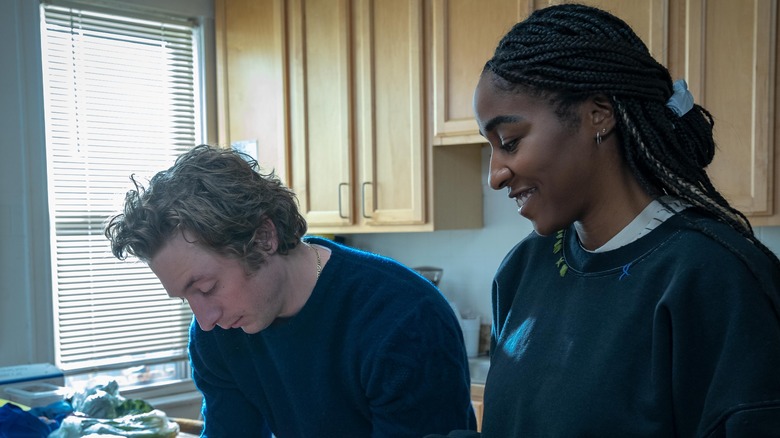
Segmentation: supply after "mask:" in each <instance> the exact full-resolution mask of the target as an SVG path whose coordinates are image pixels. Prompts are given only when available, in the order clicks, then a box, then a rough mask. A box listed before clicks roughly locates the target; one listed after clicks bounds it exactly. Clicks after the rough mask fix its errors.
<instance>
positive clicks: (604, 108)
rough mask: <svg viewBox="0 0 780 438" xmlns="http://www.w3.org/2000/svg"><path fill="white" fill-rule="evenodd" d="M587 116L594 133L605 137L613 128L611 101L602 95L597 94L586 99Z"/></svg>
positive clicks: (613, 115)
mask: <svg viewBox="0 0 780 438" xmlns="http://www.w3.org/2000/svg"><path fill="white" fill-rule="evenodd" d="M586 105H587V106H588V116H589V120H587V121H586V122H588V121H589V122H590V124H591V126H592V129H593V131H594V132H600V133H601V135H602V136H606V135H607V134H609V133H610V132H612V129H614V127H615V112H614V109H613V107H612V101H611V100H610V99H609V97H607V96H605V95H603V94H597V95H595V96H592V97H590V98H589V99H588V101H587V103H586Z"/></svg>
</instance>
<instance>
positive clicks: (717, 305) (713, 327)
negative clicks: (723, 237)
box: [657, 248, 780, 437]
mask: <svg viewBox="0 0 780 438" xmlns="http://www.w3.org/2000/svg"><path fill="white" fill-rule="evenodd" d="M753 260H754V263H755V264H756V265H757V267H759V268H761V270H763V271H764V272H766V273H771V272H774V275H766V278H758V277H756V276H755V275H753V274H752V272H753V269H751V267H749V266H747V265H746V264H743V263H742V262H740V260H738V259H737V258H735V257H733V255H732V254H731V253H730V252H726V251H722V250H720V249H719V248H713V249H712V250H708V251H706V254H699V255H698V259H697V262H698V263H700V264H701V266H704V267H706V266H711V267H713V269H711V270H710V271H709V274H708V275H698V276H697V275H693V276H692V275H685V274H684V273H682V272H681V273H680V274H679V275H677V276H676V278H677V279H678V280H679V284H678V286H679V288H678V289H679V290H684V291H687V293H685V294H677V295H676V296H675V299H673V300H669V301H665V302H664V304H665V305H668V309H669V311H668V315H669V318H670V320H669V322H668V324H667V325H668V326H669V327H671V329H670V330H669V332H668V333H658V334H659V335H660V336H658V337H657V338H659V339H660V338H661V337H667V338H668V339H670V341H671V346H672V349H671V351H672V357H671V361H672V363H673V364H675V365H674V366H673V368H672V374H671V376H672V382H673V385H674V387H675V388H676V395H675V407H676V409H675V411H676V417H677V418H679V421H680V422H681V424H682V430H683V431H687V432H689V433H691V434H693V433H694V430H695V433H696V436H708V437H763V436H777V435H776V434H777V431H778V430H780V318H779V317H778V314H777V313H776V311H775V307H774V305H773V302H772V301H773V300H772V297H771V296H770V294H777V291H780V275H778V273H777V271H776V269H775V268H773V267H772V266H770V265H769V264H768V263H766V261H765V260H763V258H762V257H754V259H753ZM689 270H690V268H689ZM701 272H706V270H704V269H702V271H701ZM657 327H658V328H661V327H663V325H661V324H659V325H657ZM696 418H700V421H699V422H698V424H695V423H694V424H689V423H688V421H689V419H690V420H693V419H696ZM770 430H771V431H773V432H772V433H771V434H768V435H767V434H766V433H765V432H766V431H770ZM762 431H763V432H764V433H762ZM683 435H685V432H684V433H683Z"/></svg>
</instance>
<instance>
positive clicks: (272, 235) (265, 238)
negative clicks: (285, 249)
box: [253, 218, 279, 255]
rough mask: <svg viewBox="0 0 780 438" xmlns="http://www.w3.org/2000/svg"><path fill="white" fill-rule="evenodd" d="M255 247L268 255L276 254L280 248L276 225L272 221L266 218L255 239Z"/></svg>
mask: <svg viewBox="0 0 780 438" xmlns="http://www.w3.org/2000/svg"><path fill="white" fill-rule="evenodd" d="M253 240H254V241H255V245H257V246H259V247H260V250H261V251H263V252H265V253H266V255H271V254H274V253H276V250H277V249H278V248H279V237H278V236H277V234H276V225H274V223H273V221H272V220H271V219H268V218H266V219H265V220H264V221H263V225H261V226H260V227H259V228H258V229H257V230H255V235H254V237H253Z"/></svg>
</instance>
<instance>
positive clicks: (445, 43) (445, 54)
mask: <svg viewBox="0 0 780 438" xmlns="http://www.w3.org/2000/svg"><path fill="white" fill-rule="evenodd" d="M430 3H431V32H432V37H431V38H432V45H431V60H432V66H431V71H432V89H433V99H432V101H433V104H432V106H433V111H432V117H433V142H434V144H437V145H448V144H464V143H478V144H481V143H486V141H485V139H484V138H483V137H482V136H481V135H479V129H478V128H477V122H476V121H475V120H474V110H473V108H472V97H473V95H474V88H475V87H476V86H477V81H478V80H479V75H480V73H482V68H483V67H484V65H485V62H487V60H488V59H490V57H491V56H492V55H493V51H494V50H495V48H496V45H498V42H499V40H500V39H501V37H502V36H504V34H505V33H506V32H508V31H509V29H511V28H512V26H513V25H514V24H515V23H517V22H518V21H520V20H522V19H523V18H525V17H526V16H528V14H529V13H530V11H531V5H530V3H529V1H528V0H485V1H478V2H477V1H473V0H431V2H430Z"/></svg>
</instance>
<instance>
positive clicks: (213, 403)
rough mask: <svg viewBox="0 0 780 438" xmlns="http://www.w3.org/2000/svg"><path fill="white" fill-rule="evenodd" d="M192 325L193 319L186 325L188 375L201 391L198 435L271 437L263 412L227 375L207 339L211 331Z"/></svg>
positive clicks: (210, 336)
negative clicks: (201, 401)
mask: <svg viewBox="0 0 780 438" xmlns="http://www.w3.org/2000/svg"><path fill="white" fill-rule="evenodd" d="M195 325H197V323H193V327H191V328H190V346H189V350H190V361H191V364H192V378H193V380H194V382H195V386H197V388H198V390H200V392H201V393H202V394H203V407H202V416H203V420H204V427H203V433H202V435H201V437H208V438H223V437H224V438H232V437H239V436H253V437H258V438H271V430H270V429H269V427H268V424H267V422H266V421H265V419H264V417H263V415H262V414H261V413H260V411H258V410H257V409H255V408H254V406H253V405H252V404H251V403H250V402H249V401H248V400H247V399H246V397H245V396H244V395H243V394H242V392H241V391H240V389H239V388H238V387H237V386H236V383H235V381H234V380H233V379H231V378H230V376H229V374H228V371H227V368H226V367H225V364H224V362H223V361H222V356H221V354H220V353H219V351H218V350H217V349H216V346H215V344H214V342H213V339H211V338H212V337H213V336H215V335H214V334H213V333H205V332H202V331H200V330H199V329H198V328H197V327H195ZM209 341H212V342H209ZM205 358H208V361H206V360H205Z"/></svg>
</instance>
